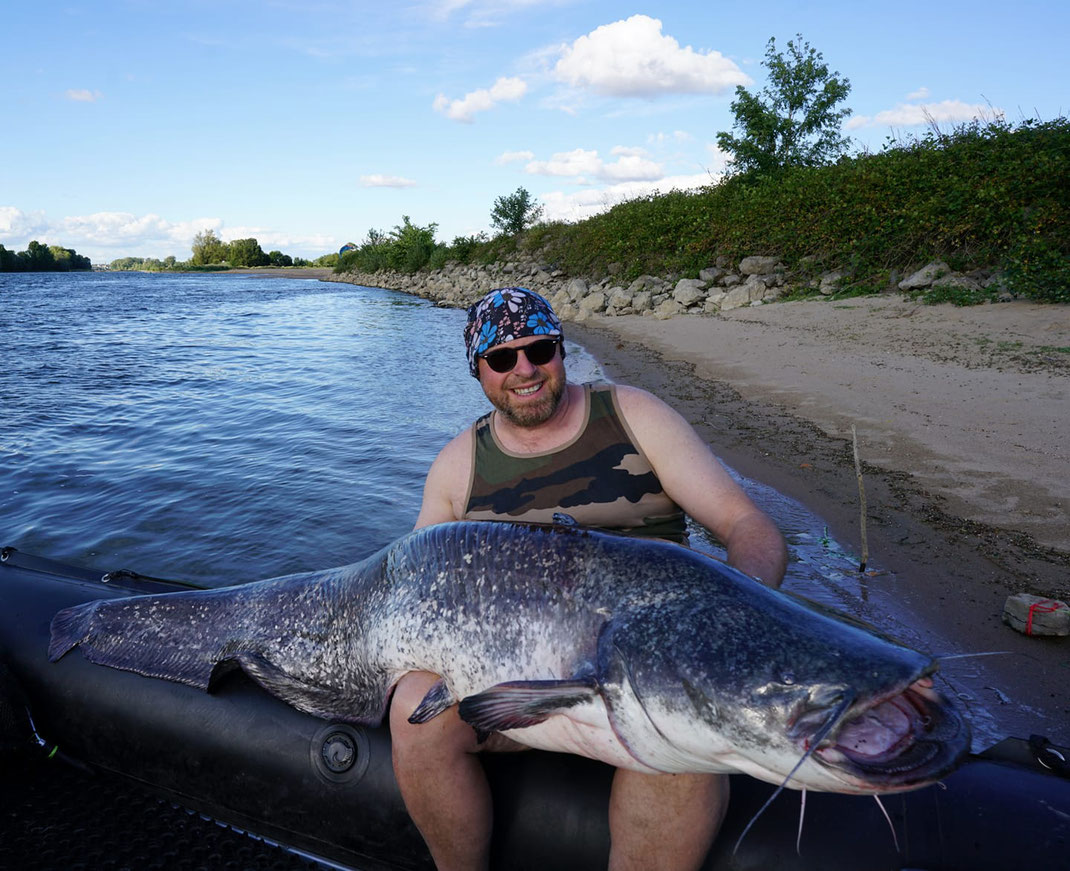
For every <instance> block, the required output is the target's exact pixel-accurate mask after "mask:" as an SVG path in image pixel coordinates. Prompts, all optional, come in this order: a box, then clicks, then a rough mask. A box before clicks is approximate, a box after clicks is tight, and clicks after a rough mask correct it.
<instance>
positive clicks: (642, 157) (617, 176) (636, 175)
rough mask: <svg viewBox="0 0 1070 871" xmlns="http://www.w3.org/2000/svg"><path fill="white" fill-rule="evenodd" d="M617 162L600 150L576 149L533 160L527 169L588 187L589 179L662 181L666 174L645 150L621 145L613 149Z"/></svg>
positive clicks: (530, 171) (537, 173)
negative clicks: (610, 160) (609, 158)
mask: <svg viewBox="0 0 1070 871" xmlns="http://www.w3.org/2000/svg"><path fill="white" fill-rule="evenodd" d="M611 152H612V153H613V154H614V155H617V156H618V157H617V160H615V161H613V162H612V163H607V162H606V161H605V160H603V159H602V158H601V157H599V156H598V152H597V151H596V150H590V151H588V150H586V149H583V148H576V149H573V150H572V151H562V152H558V153H557V154H555V155H553V157H551V158H550V159H549V160H532V161H529V162H528V164H527V165H526V166H525V167H524V171H525V172H527V173H528V174H529V175H550V176H557V177H561V178H571V179H573V180H574V181H575V182H576V183H577V184H588V183H589V182H588V176H591V177H593V178H596V179H601V180H602V181H611V182H623V181H652V180H656V179H659V178H661V177H662V176H663V175H664V170H663V168H662V166H661V164H659V163H655V162H654V161H653V160H650V159H649V158H648V157H647V156H646V152H645V151H644V150H643V149H641V148H631V147H627V146H623V145H618V146H616V147H614V148H613V149H611Z"/></svg>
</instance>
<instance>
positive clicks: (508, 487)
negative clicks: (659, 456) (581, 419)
mask: <svg viewBox="0 0 1070 871" xmlns="http://www.w3.org/2000/svg"><path fill="white" fill-rule="evenodd" d="M584 402H585V405H586V415H585V417H586V423H585V425H584V427H583V429H582V430H581V431H580V434H579V435H578V436H577V437H576V438H575V439H573V440H572V441H570V442H569V443H568V444H566V445H564V446H562V447H560V448H557V449H555V450H552V451H547V452H546V453H540V454H514V453H511V452H509V451H508V450H506V449H505V448H503V447H502V445H501V444H500V443H499V442H498V439H497V438H496V436H495V434H494V427H493V426H492V425H491V420H492V416H493V414H494V413H493V412H491V413H489V414H485V415H484V416H483V417H481V418H480V419H479V420H477V421H476V422H475V423H474V424H473V425H472V429H473V435H474V438H473V440H472V441H473V443H474V452H473V453H474V456H473V458H472V475H471V478H470V480H469V484H468V499H467V501H466V503H465V506H466V507H465V512H464V517H463V518H462V519H463V520H508V521H525V522H528V523H551V522H553V516H554V514H555V513H556V512H560V513H564V514H568V515H570V516H571V517H573V518H574V519H575V520H576V522H577V523H578V524H580V525H581V526H590V527H596V528H599V529H608V530H612V531H614V532H622V533H625V534H627V535H637V536H646V537H651V538H664V539H668V540H670V541H675V542H679V543H681V544H686V543H687V527H686V525H685V520H684V513H683V511H682V510H681V509H680V506H679V505H677V504H676V503H675V502H673V501H672V499H670V498H669V497H668V495H666V493H665V491H664V490H663V489H662V487H661V482H660V481H659V480H658V477H657V475H656V474H654V470H653V468H651V466H650V463H649V462H648V461H647V458H646V456H645V455H644V454H643V452H642V451H641V450H640V449H639V448H638V446H637V445H636V443H635V439H634V438H633V437H632V435H631V432H630V431H629V429H628V425H627V423H625V421H624V418H623V417H622V416H621V414H620V409H619V407H618V405H617V398H616V392H615V390H614V388H613V387H612V386H610V385H591V384H586V385H584Z"/></svg>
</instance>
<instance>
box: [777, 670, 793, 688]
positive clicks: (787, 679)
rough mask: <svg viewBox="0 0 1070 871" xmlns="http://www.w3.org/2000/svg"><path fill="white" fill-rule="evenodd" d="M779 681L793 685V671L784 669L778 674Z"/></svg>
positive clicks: (786, 684)
mask: <svg viewBox="0 0 1070 871" xmlns="http://www.w3.org/2000/svg"><path fill="white" fill-rule="evenodd" d="M780 682H781V683H782V684H784V685H785V686H789V687H790V686H795V672H793V671H785V672H783V673H782V674H781V675H780Z"/></svg>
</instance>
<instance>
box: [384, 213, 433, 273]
mask: <svg viewBox="0 0 1070 871" xmlns="http://www.w3.org/2000/svg"><path fill="white" fill-rule="evenodd" d="M401 220H402V223H401V224H398V225H397V226H395V227H394V229H393V230H391V231H390V244H389V248H388V249H387V262H388V264H389V266H390V268H391V269H394V270H396V271H398V272H416V271H417V270H418V269H422V268H423V267H424V266H426V265H427V261H428V260H430V259H431V252H432V251H434V250H435V230H437V229H438V224H428V225H427V226H426V227H421V226H419V225H417V224H414V223H412V221H410V220H409V216H408V215H402V216H401ZM369 235H370V234H369Z"/></svg>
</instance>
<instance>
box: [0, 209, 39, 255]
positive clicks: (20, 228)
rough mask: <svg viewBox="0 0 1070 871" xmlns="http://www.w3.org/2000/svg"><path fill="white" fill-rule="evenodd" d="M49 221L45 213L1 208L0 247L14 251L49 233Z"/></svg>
mask: <svg viewBox="0 0 1070 871" xmlns="http://www.w3.org/2000/svg"><path fill="white" fill-rule="evenodd" d="M48 230H49V227H48V221H47V220H46V219H45V213H44V212H24V211H22V210H21V209H16V208H15V207H14V206H0V245H3V246H4V247H5V248H8V249H14V248H15V247H16V246H17V247H19V248H20V249H21V248H25V247H26V244H27V243H29V242H30V241H32V240H33V239H37V241H39V242H41V241H43V240H42V239H41V238H40V237H42V236H44V235H46V234H47V233H48Z"/></svg>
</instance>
